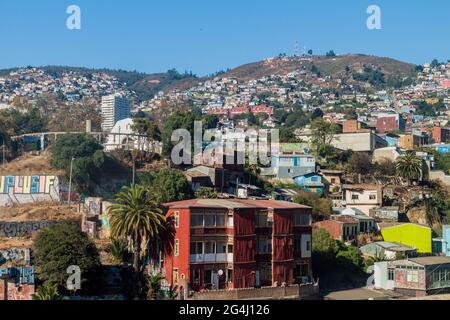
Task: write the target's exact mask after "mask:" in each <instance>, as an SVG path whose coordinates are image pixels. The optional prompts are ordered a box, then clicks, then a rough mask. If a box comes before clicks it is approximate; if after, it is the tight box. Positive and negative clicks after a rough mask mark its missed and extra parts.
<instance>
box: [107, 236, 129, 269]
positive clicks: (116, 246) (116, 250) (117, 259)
mask: <svg viewBox="0 0 450 320" xmlns="http://www.w3.org/2000/svg"><path fill="white" fill-rule="evenodd" d="M127 252H128V251H127V245H126V242H125V241H123V240H117V239H111V244H110V246H109V253H110V255H111V258H112V260H113V262H114V263H117V264H122V263H124V261H126V255H127Z"/></svg>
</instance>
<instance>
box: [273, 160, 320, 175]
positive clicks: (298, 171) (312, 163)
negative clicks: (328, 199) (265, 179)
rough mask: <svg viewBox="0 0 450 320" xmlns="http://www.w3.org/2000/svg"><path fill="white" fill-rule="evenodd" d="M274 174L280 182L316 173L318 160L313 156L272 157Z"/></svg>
mask: <svg viewBox="0 0 450 320" xmlns="http://www.w3.org/2000/svg"><path fill="white" fill-rule="evenodd" d="M271 169H272V174H273V175H274V176H275V177H276V178H277V179H279V180H292V179H293V178H295V177H298V176H302V175H306V174H310V173H315V172H316V158H315V157H314V156H311V155H305V154H298V155H278V156H273V157H272V168H271Z"/></svg>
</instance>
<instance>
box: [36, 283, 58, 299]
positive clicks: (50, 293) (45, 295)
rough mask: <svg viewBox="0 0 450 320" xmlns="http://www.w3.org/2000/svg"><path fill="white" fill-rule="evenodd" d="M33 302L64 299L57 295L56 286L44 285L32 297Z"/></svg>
mask: <svg viewBox="0 0 450 320" xmlns="http://www.w3.org/2000/svg"><path fill="white" fill-rule="evenodd" d="M33 300H64V297H63V296H62V295H60V294H59V292H58V287H57V286H55V285H51V284H46V285H44V286H42V287H40V288H39V290H38V292H37V293H35V294H34V295H33Z"/></svg>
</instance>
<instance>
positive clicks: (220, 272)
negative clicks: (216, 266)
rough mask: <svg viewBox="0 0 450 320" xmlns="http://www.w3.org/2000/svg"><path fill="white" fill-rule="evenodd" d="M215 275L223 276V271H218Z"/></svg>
mask: <svg viewBox="0 0 450 320" xmlns="http://www.w3.org/2000/svg"><path fill="white" fill-rule="evenodd" d="M217 274H218V275H219V276H220V277H221V276H223V270H222V269H220V270H219V271H217Z"/></svg>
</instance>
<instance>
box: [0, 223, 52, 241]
mask: <svg viewBox="0 0 450 320" xmlns="http://www.w3.org/2000/svg"><path fill="white" fill-rule="evenodd" d="M54 223H55V222H52V221H23V222H4V221H0V238H1V237H3V238H24V237H31V236H32V235H33V233H34V232H37V231H40V230H42V229H45V228H47V227H48V226H50V225H51V224H54Z"/></svg>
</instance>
